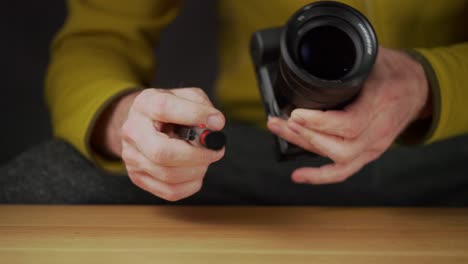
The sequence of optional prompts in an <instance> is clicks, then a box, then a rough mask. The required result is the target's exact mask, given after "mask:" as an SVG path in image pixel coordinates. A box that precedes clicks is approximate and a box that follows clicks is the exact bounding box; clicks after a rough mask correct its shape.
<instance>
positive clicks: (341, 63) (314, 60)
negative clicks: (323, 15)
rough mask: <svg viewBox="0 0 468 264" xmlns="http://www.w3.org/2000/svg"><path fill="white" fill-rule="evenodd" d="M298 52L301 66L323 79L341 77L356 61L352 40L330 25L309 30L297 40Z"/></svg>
mask: <svg viewBox="0 0 468 264" xmlns="http://www.w3.org/2000/svg"><path fill="white" fill-rule="evenodd" d="M330 40H332V41H330ZM298 52H299V61H300V65H301V68H303V69H305V70H306V71H307V72H308V73H310V74H311V75H312V76H315V77H317V78H320V79H324V80H336V79H339V78H343V77H344V76H346V74H348V73H349V72H350V71H351V69H352V68H353V66H354V64H355V63H356V47H355V46H354V43H353V40H352V39H351V38H350V37H349V36H348V34H346V32H344V31H343V30H341V29H339V28H336V27H332V26H322V27H317V28H313V29H311V30H309V31H308V32H307V33H306V34H305V35H304V36H303V37H302V39H301V40H300V41H299V50H298Z"/></svg>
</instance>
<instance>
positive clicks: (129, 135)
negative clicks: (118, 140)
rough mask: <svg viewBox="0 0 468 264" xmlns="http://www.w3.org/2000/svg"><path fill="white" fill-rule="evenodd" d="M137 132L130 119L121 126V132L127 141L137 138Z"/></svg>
mask: <svg viewBox="0 0 468 264" xmlns="http://www.w3.org/2000/svg"><path fill="white" fill-rule="evenodd" d="M136 133H137V130H136V129H135V127H134V126H132V125H131V123H130V122H129V121H126V122H125V123H124V124H123V125H122V127H121V128H120V134H121V136H122V139H123V140H125V141H133V140H134V139H136V138H137V136H136Z"/></svg>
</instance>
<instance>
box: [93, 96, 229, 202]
mask: <svg viewBox="0 0 468 264" xmlns="http://www.w3.org/2000/svg"><path fill="white" fill-rule="evenodd" d="M108 112H109V113H108V115H109V117H108V118H107V121H106V120H104V123H106V124H107V125H106V127H105V129H104V132H103V133H104V136H103V137H104V142H105V145H106V146H105V147H104V150H105V151H106V152H108V153H111V154H113V155H115V156H119V157H121V158H122V159H123V161H124V162H125V166H126V168H127V172H128V175H129V177H130V179H131V180H132V182H133V183H134V184H135V185H137V186H138V187H140V188H142V189H144V190H146V191H148V192H150V193H152V194H154V195H156V196H159V197H161V198H164V199H166V200H169V201H176V200H180V199H183V198H185V197H188V196H190V195H192V194H194V193H196V192H198V191H199V190H200V188H201V186H202V183H203V178H204V176H205V173H206V171H207V169H208V166H209V165H210V164H211V163H213V162H215V161H218V160H219V159H221V158H222V157H223V156H224V149H222V150H220V151H212V150H209V149H205V148H200V147H195V146H192V145H191V144H189V143H187V142H185V141H183V140H180V139H177V138H175V135H174V131H173V128H174V124H179V125H187V126H192V125H198V124H206V125H207V126H208V128H209V129H212V130H221V129H222V128H223V127H224V123H225V118H224V116H223V114H222V113H221V112H220V111H219V110H217V109H215V108H214V107H213V105H212V104H211V102H210V100H209V99H208V96H206V94H205V93H204V92H203V91H202V90H201V89H198V88H185V89H172V90H160V89H146V90H144V91H142V92H138V93H133V94H130V95H127V96H125V97H123V98H121V99H120V100H119V101H118V102H116V103H115V104H114V106H113V107H111V109H110V110H109V111H108ZM98 134H99V133H97V135H98ZM94 145H95V144H94Z"/></svg>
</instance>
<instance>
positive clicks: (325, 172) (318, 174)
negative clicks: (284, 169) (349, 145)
mask: <svg viewBox="0 0 468 264" xmlns="http://www.w3.org/2000/svg"><path fill="white" fill-rule="evenodd" d="M376 158H377V156H376V154H375V153H365V154H363V155H361V156H359V157H358V158H357V159H355V160H353V161H352V162H350V163H346V164H336V163H334V164H327V165H324V166H322V167H318V168H299V169H297V170H295V171H294V172H293V174H292V176H291V178H292V180H293V181H294V182H296V183H308V184H332V183H339V182H343V181H345V180H346V179H347V178H349V177H350V176H352V175H353V174H355V173H357V172H358V171H359V170H360V169H361V168H362V167H364V165H366V164H367V163H369V162H370V161H373V160H374V159H376Z"/></svg>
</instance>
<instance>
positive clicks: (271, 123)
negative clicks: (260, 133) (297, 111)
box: [267, 117, 318, 154]
mask: <svg viewBox="0 0 468 264" xmlns="http://www.w3.org/2000/svg"><path fill="white" fill-rule="evenodd" d="M267 127H268V129H269V130H270V131H271V132H273V133H274V134H276V135H277V136H279V137H281V138H283V139H285V140H286V141H288V142H290V143H292V144H294V145H297V146H299V147H302V148H304V149H307V150H308V151H311V152H315V153H317V152H316V151H317V150H316V149H314V148H313V147H312V146H310V144H308V142H307V141H306V140H305V139H304V138H303V137H301V136H299V135H298V134H297V133H296V132H294V131H292V130H291V129H289V127H288V124H287V121H286V120H283V119H281V118H278V117H270V118H268V122H267ZM317 154H318V153H317Z"/></svg>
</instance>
